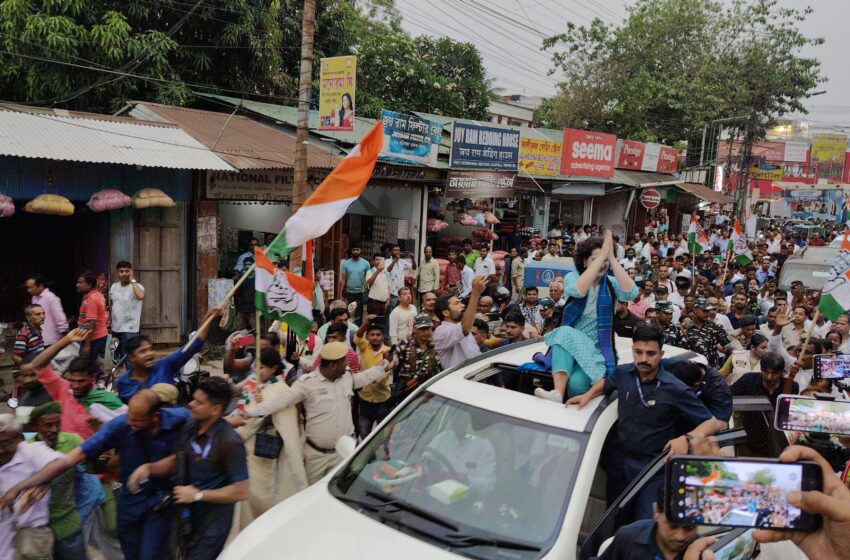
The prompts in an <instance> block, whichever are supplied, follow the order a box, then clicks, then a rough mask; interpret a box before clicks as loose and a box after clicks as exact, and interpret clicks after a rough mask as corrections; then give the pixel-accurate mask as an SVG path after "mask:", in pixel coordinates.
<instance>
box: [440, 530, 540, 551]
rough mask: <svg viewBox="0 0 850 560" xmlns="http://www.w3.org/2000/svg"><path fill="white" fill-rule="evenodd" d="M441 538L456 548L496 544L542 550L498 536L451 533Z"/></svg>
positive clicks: (515, 548) (513, 548)
mask: <svg viewBox="0 0 850 560" xmlns="http://www.w3.org/2000/svg"><path fill="white" fill-rule="evenodd" d="M440 540H443V541H444V542H446V543H448V544H450V545H452V546H453V547H455V548H463V547H468V546H495V547H498V548H508V549H511V550H528V551H534V552H539V551H540V547H537V546H534V545H531V544H526V543H523V542H519V541H512V540H508V539H502V538H498V537H481V536H478V535H462V534H455V535H452V534H449V535H441V536H440Z"/></svg>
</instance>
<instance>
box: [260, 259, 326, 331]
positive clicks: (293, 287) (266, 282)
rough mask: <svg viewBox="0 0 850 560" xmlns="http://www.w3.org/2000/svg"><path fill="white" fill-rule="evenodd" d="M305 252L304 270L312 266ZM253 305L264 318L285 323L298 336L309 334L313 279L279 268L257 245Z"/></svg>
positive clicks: (311, 318) (311, 315) (311, 321)
mask: <svg viewBox="0 0 850 560" xmlns="http://www.w3.org/2000/svg"><path fill="white" fill-rule="evenodd" d="M311 256H312V253H307V254H305V260H304V266H305V269H306V268H307V267H308V266H309V267H310V268H312V266H313V263H312V258H311ZM254 265H255V269H254V285H255V290H256V291H255V292H254V294H255V295H254V304H255V305H256V306H257V310H258V311H260V313H262V314H263V316H264V317H268V318H269V319H272V320H275V321H282V322H284V323H286V324H287V325H289V328H290V329H292V332H294V333H295V334H296V335H298V337H299V338H301V339H302V340H303V339H306V338H307V337H308V336H309V335H310V328H311V327H312V324H313V278H312V277H309V276H300V275H298V274H294V273H292V272H286V271H283V270H281V269H279V268H278V267H277V266H275V265H274V263H272V261H270V260H269V258H268V257H267V256H266V255H265V254H264V253H263V250H262V249H260V248H259V247H256V248H255V249H254Z"/></svg>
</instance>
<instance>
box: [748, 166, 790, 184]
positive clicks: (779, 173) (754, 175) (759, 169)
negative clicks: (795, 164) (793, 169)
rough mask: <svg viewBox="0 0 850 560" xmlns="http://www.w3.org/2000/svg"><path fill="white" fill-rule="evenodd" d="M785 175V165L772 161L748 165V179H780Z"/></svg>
mask: <svg viewBox="0 0 850 560" xmlns="http://www.w3.org/2000/svg"><path fill="white" fill-rule="evenodd" d="M784 175H785V167H783V166H782V165H776V164H773V163H762V164H761V165H753V166H752V167H750V179H757V180H761V181H781V180H782V177H783V176H784Z"/></svg>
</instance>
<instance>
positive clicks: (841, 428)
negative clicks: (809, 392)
mask: <svg viewBox="0 0 850 560" xmlns="http://www.w3.org/2000/svg"><path fill="white" fill-rule="evenodd" d="M774 426H775V427H776V429H777V430H787V431H791V432H817V433H824V434H836V435H840V436H850V401H830V400H820V399H816V398H814V397H799V396H797V395H779V399H777V401H776V418H775V420H774Z"/></svg>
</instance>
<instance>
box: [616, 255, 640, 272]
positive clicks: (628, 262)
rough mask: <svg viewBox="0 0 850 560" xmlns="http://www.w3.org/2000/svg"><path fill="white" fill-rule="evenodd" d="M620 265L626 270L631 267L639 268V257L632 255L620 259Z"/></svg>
mask: <svg viewBox="0 0 850 560" xmlns="http://www.w3.org/2000/svg"><path fill="white" fill-rule="evenodd" d="M620 265H621V266H622V267H623V268H624V269H626V270H628V269H630V268H634V269H637V259H636V258H634V257H631V258H630V257H626V258H623V259H620Z"/></svg>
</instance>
